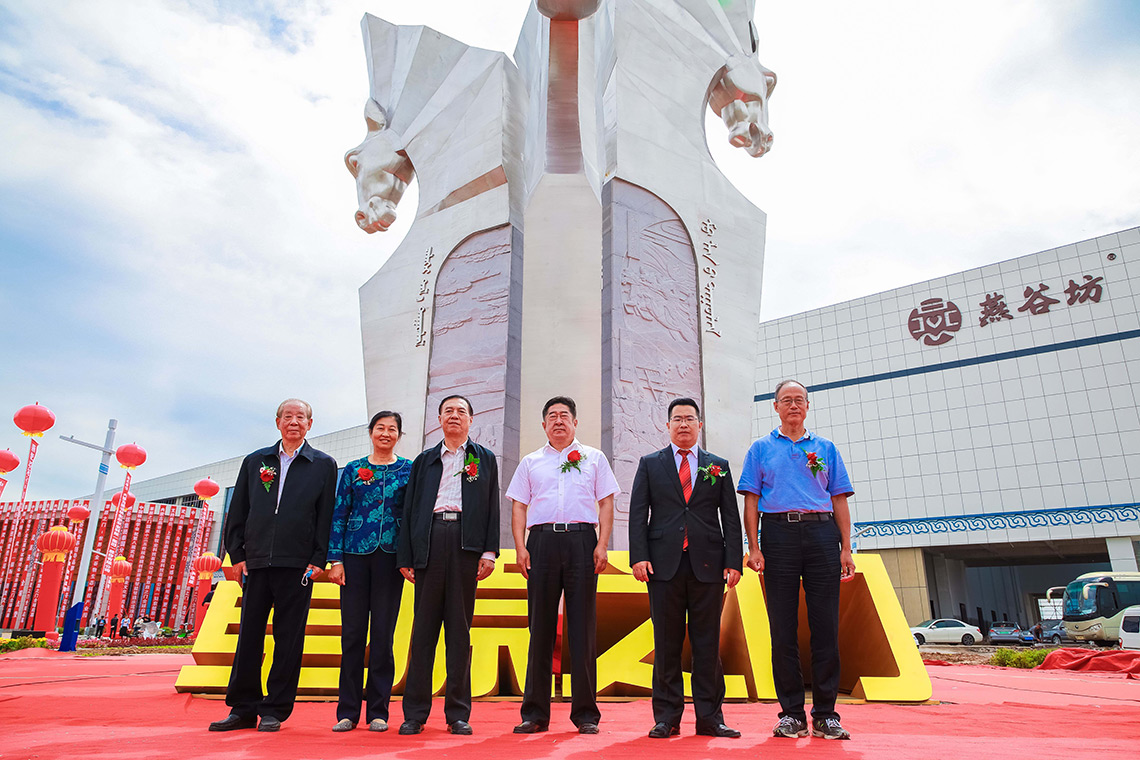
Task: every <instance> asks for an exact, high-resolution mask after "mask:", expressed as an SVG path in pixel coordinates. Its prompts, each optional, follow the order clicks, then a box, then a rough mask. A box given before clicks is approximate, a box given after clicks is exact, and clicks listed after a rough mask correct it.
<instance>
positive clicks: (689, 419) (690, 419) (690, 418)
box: [669, 415, 701, 425]
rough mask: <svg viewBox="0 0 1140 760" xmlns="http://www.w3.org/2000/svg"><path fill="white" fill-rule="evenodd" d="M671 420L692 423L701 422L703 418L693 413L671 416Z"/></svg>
mask: <svg viewBox="0 0 1140 760" xmlns="http://www.w3.org/2000/svg"><path fill="white" fill-rule="evenodd" d="M669 421H670V422H684V423H686V424H689V425H692V424H693V423H694V422H700V421H701V420H700V418H699V417H693V416H692V415H690V416H688V417H670V418H669Z"/></svg>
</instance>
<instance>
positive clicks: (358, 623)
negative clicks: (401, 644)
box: [336, 549, 404, 723]
mask: <svg viewBox="0 0 1140 760" xmlns="http://www.w3.org/2000/svg"><path fill="white" fill-rule="evenodd" d="M343 561H344V585H343V586H341V587H340V699H339V701H338V702H337V706H336V718H337V720H343V719H345V718H348V719H349V720H351V721H352V722H353V723H357V722H359V721H360V706H361V703H362V701H363V700H364V699H365V697H366V696H367V700H368V705H367V708H366V709H365V712H364V716H365V721H366V722H367V723H371V722H372V721H374V720H376V719H377V718H380V719H381V720H383V721H385V722H387V720H388V704H389V702H390V701H391V699H392V679H393V677H394V676H395V674H396V661H395V658H394V657H393V656H392V638H393V637H394V635H395V633H396V618H397V616H398V615H399V614H400V597H401V595H402V594H403V591H404V576H402V575H400V571H399V570H398V569H397V568H396V555H395V554H389V553H388V552H385V551H382V550H380V549H377V550H376V551H374V552H372V553H371V554H345V555H344V560H343ZM366 642H367V643H368V690H367V695H366V694H365V688H364V649H365V643H366Z"/></svg>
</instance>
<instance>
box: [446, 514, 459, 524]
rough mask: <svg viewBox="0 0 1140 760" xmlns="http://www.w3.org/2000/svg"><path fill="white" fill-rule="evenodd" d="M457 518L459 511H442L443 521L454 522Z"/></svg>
mask: <svg viewBox="0 0 1140 760" xmlns="http://www.w3.org/2000/svg"><path fill="white" fill-rule="evenodd" d="M458 519H459V513H458V512H451V511H447V512H444V513H443V521H444V522H455V521H456V520H458Z"/></svg>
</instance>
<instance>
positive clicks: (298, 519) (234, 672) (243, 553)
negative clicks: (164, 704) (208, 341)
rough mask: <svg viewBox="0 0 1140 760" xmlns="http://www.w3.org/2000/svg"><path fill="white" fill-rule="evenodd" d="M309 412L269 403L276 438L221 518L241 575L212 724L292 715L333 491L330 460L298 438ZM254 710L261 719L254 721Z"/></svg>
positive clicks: (235, 725)
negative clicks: (269, 633)
mask: <svg viewBox="0 0 1140 760" xmlns="http://www.w3.org/2000/svg"><path fill="white" fill-rule="evenodd" d="M312 426H313V409H312V407H310V406H309V405H308V404H307V403H305V402H304V401H301V400H300V399H289V400H287V401H284V402H282V403H281V405H280V406H279V407H277V429H278V430H279V431H281V440H280V441H278V442H277V443H276V444H275V445H273V446H269V447H267V448H264V449H260V450H258V451H255V452H253V453H252V454H250V455H249V456H247V457H246V458H245V461H243V462H242V465H241V470H239V471H238V477H237V483H236V485H234V492H233V499H232V501H231V502H230V511H229V516H228V517H227V518H226V526H225V531H224V533H225V543H226V551H227V552H228V553H229V555H230V561H232V562H233V566H234V571H235V573H236V575H237V577H238V578H241V577H242V574H243V573H244V574H245V584H244V586H243V592H242V604H241V626H240V627H239V628H238V643H237V650H236V651H235V652H234V663H233V668H232V669H231V670H230V682H229V686H227V687H226V704H227V705H229V706H230V714H229V716H228V717H226V718H225V720H219V721H215V722H214V723H211V724H210V730H211V731H233V730H235V729H239V728H253V727H254V726H257V730H258V731H277V730H280V728H281V721H283V720H285V719H286V718H288V717H289V714H290V713H292V712H293V702H294V700H295V699H296V697H297V682H298V681H299V680H300V678H301V652H302V650H303V649H304V645H305V621H306V620H307V619H308V616H309V602H310V600H311V599H312V595H313V586H312V583H311V581H310V579H311V578H312V576H313V575H314V574H315V573H318V572H320V571H321V569H323V568H324V566H325V552H326V551H327V550H328V543H329V528H330V527H331V525H332V513H333V502H334V499H335V495H336V461H335V460H334V459H333V458H332V457H330V456H329V455H328V454H325V453H324V452H321V451H317V450H316V449H314V448H313V447H312V446H310V445H309V444H308V443H306V442H305V436H306V435H307V434H308V432H309V429H310V428H312ZM270 609H272V610H273V647H274V649H273V665H272V667H271V668H270V670H269V679H268V681H267V683H266V687H267V688H266V691H267V692H268V693H266V694H262V691H261V660H262V655H263V654H264V652H265V629H266V625H267V623H268V621H269V611H270ZM258 716H261V722H260V723H258Z"/></svg>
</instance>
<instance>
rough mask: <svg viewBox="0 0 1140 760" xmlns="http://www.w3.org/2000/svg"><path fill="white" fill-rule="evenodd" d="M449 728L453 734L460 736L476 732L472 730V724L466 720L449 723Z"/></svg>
mask: <svg viewBox="0 0 1140 760" xmlns="http://www.w3.org/2000/svg"><path fill="white" fill-rule="evenodd" d="M447 730H448V731H450V732H451V733H453V734H458V735H459V736H470V735H471V734H473V733H475V732H474V731H472V730H471V724H470V723H468V722H467V721H465V720H457V721H455V722H454V723H449V724H448V725H447Z"/></svg>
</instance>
